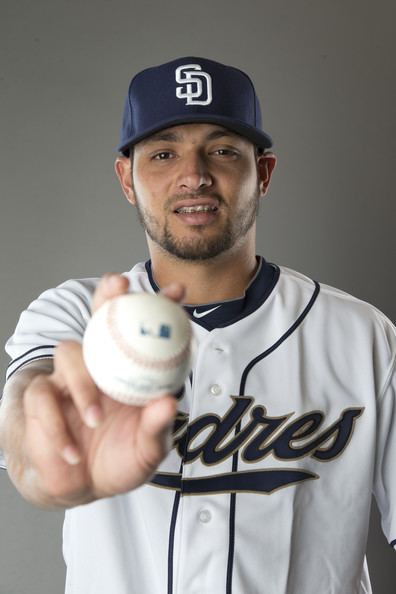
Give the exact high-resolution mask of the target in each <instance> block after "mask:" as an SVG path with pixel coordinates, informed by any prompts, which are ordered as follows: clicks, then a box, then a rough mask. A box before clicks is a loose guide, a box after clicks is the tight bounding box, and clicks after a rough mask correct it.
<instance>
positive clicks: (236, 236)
mask: <svg viewBox="0 0 396 594" xmlns="http://www.w3.org/2000/svg"><path fill="white" fill-rule="evenodd" d="M259 195H260V194H259V188H258V187H257V188H256V191H255V192H254V194H253V195H252V196H251V197H250V198H249V200H248V202H247V203H245V204H244V207H243V208H240V209H239V210H238V211H237V212H235V213H234V216H233V219H231V217H230V213H229V210H228V206H227V205H226V204H225V202H224V200H222V199H221V197H220V196H218V195H216V198H217V199H218V200H219V205H220V206H223V209H224V210H225V211H226V214H227V216H226V219H225V222H224V224H223V227H222V229H219V232H218V234H217V235H216V236H214V237H209V238H208V237H205V227H206V226H205V225H197V226H195V227H194V230H195V232H196V235H195V237H176V236H175V235H174V233H173V232H172V230H171V228H170V224H169V218H168V217H166V219H165V223H164V225H161V224H160V223H159V221H158V220H157V219H156V217H155V216H154V215H152V214H151V213H149V212H148V211H147V210H146V209H144V208H143V206H142V204H141V202H140V200H139V196H138V195H137V194H136V191H135V199H136V209H137V214H138V218H139V221H140V223H141V225H142V227H143V229H144V230H145V231H146V233H147V235H148V236H149V237H150V238H151V239H152V241H153V242H154V243H156V244H157V245H158V246H159V247H160V248H161V249H162V250H163V251H165V252H167V253H168V254H170V255H172V256H174V257H175V258H178V259H181V260H189V261H204V260H209V259H212V258H216V257H217V256H219V255H220V254H223V253H224V252H226V251H228V250H229V249H231V248H232V247H234V246H235V245H237V244H238V242H240V241H242V240H243V238H244V237H245V236H246V234H247V233H248V231H249V230H250V229H251V228H252V226H253V224H254V222H255V221H256V218H257V215H258V210H259ZM200 196H202V193H200ZM193 197H194V195H193V194H188V195H187V194H186V195H184V196H183V198H193ZM180 198H181V196H177V197H172V198H170V199H169V200H168V201H167V203H166V204H167V205H171V204H172V202H173V201H174V200H175V199H178V200H180ZM176 216H177V215H176Z"/></svg>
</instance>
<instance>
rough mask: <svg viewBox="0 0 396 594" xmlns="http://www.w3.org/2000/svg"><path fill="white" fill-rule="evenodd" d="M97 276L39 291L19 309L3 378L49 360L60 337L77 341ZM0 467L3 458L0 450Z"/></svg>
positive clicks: (85, 321) (87, 312) (86, 321)
mask: <svg viewBox="0 0 396 594" xmlns="http://www.w3.org/2000/svg"><path fill="white" fill-rule="evenodd" d="M98 281H99V279H95V278H92V279H81V280H69V281H66V282H64V283H62V284H61V285H59V286H58V287H56V288H54V289H49V290H47V291H45V292H44V293H42V294H41V295H40V296H39V297H38V298H37V299H36V300H35V301H33V302H32V303H31V304H30V305H29V306H28V308H27V309H26V310H25V311H23V312H22V314H21V316H20V318H19V321H18V323H17V326H16V328H15V332H14V334H13V335H12V336H11V337H10V338H9V340H8V341H7V343H6V346H5V350H6V352H7V354H8V355H9V356H10V358H11V362H10V364H9V365H8V367H7V371H6V381H8V380H9V379H10V378H11V377H12V376H13V374H14V373H16V372H17V371H18V370H19V369H21V368H22V367H24V366H25V365H27V364H28V363H30V362H32V361H37V360H39V359H51V358H52V357H53V355H54V349H55V347H56V345H57V344H58V343H59V342H61V341H63V340H76V341H81V340H82V337H83V335H84V330H85V327H86V325H87V323H88V320H89V318H90V316H91V300H92V295H93V293H94V291H95V288H96V285H97V283H98ZM0 467H2V468H5V461H4V457H3V454H2V451H1V450H0Z"/></svg>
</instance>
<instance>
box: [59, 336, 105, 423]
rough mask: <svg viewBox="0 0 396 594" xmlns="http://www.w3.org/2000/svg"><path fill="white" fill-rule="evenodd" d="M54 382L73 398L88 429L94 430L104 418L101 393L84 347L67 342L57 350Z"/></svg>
mask: <svg viewBox="0 0 396 594" xmlns="http://www.w3.org/2000/svg"><path fill="white" fill-rule="evenodd" d="M54 365H55V370H54V373H53V376H52V377H53V380H54V381H55V382H56V384H57V385H58V387H59V389H60V390H61V391H62V392H63V394H64V395H66V396H68V397H69V398H71V399H72V400H73V402H74V404H75V406H76V408H77V410H78V412H79V414H80V417H81V418H82V420H83V422H84V423H85V425H86V426H87V427H90V428H91V429H94V428H95V427H97V426H98V425H99V424H100V423H101V422H102V421H103V418H104V413H103V409H102V406H101V402H100V391H99V388H98V387H97V385H96V384H95V382H94V381H93V379H92V378H91V376H90V375H89V373H88V370H87V368H86V366H85V363H84V359H83V354H82V345H81V344H80V343H78V342H73V341H65V342H62V343H60V344H59V345H58V346H57V348H56V349H55V357H54Z"/></svg>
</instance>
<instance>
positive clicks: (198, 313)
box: [193, 305, 220, 318]
mask: <svg viewBox="0 0 396 594" xmlns="http://www.w3.org/2000/svg"><path fill="white" fill-rule="evenodd" d="M219 307H220V305H216V307H212V309H207V310H206V311H201V312H198V311H197V310H196V309H194V311H193V316H194V318H203V317H205V316H207V315H208V314H210V313H211V312H212V311H214V310H215V309H218V308H219Z"/></svg>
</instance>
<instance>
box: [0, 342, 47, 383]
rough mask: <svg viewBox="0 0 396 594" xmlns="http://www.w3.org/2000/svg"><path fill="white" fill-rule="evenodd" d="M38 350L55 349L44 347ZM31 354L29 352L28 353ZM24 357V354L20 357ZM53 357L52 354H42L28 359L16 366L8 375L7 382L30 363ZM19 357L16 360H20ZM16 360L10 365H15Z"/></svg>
mask: <svg viewBox="0 0 396 594" xmlns="http://www.w3.org/2000/svg"><path fill="white" fill-rule="evenodd" d="M39 348H46V349H48V348H53V349H54V348H55V346H54V345H48V346H45V347H39ZM34 350H37V349H32V351H34ZM28 352H31V351H28ZM25 355H27V353H25V354H24V355H22V357H24V356H25ZM53 357H54V356H53V355H52V354H49V353H48V354H45V353H43V354H42V355H37V357H31V358H30V359H27V360H26V361H23V363H21V364H20V365H18V367H16V368H15V369H14V370H13V371H12V372H11V373H10V375H9V376H8V377H7V381H8V380H9V379H10V378H12V376H13V375H14V374H15V373H16V372H17V371H19V369H22V367H25V365H28V364H29V363H31V362H32V361H39V360H40V359H53ZM20 358H21V357H18V359H20ZM18 359H15V360H14V361H11V363H10V365H12V364H13V363H15V361H17V360H18Z"/></svg>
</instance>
